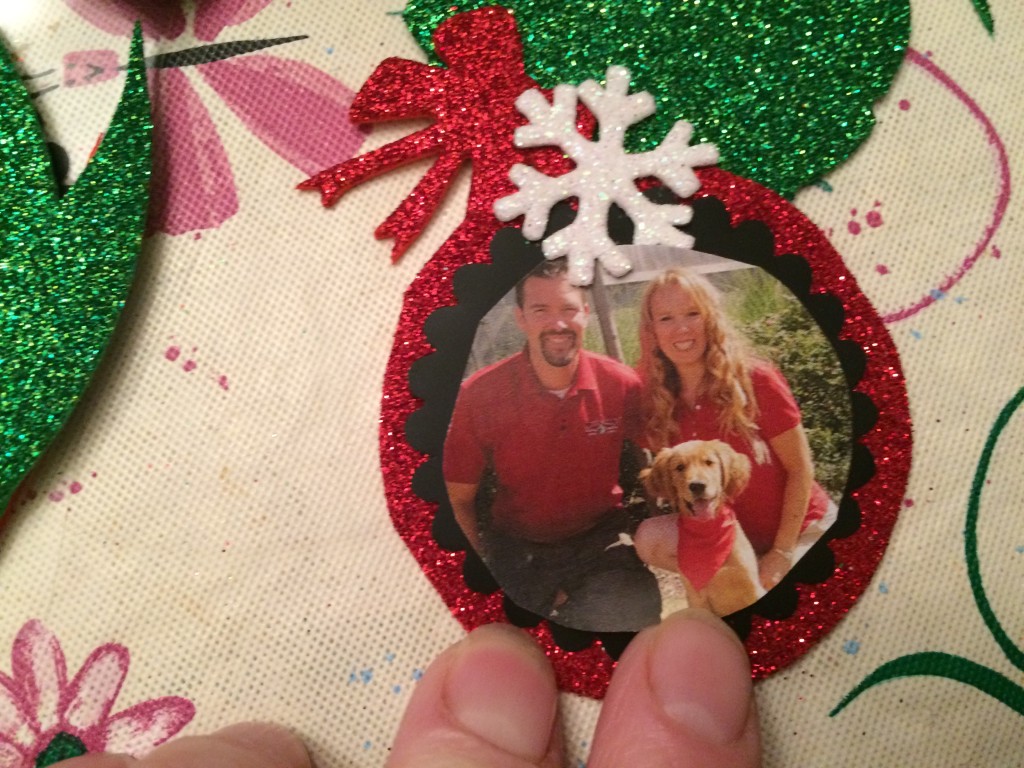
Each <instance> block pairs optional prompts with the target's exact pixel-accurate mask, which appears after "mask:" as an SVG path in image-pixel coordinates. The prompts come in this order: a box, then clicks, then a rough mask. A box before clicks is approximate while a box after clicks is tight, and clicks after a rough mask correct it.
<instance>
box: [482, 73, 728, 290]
mask: <svg viewBox="0 0 1024 768" xmlns="http://www.w3.org/2000/svg"><path fill="white" fill-rule="evenodd" d="M605 80H606V86H605V87H604V88H602V87H601V86H600V85H599V84H598V83H596V82H594V81H593V80H587V81H586V82H584V83H582V84H581V85H579V86H578V87H573V86H571V85H559V86H557V87H556V88H555V89H554V103H553V104H552V103H549V102H548V100H547V99H546V98H545V97H544V95H543V94H542V93H541V92H540V91H538V90H531V91H526V92H525V93H523V94H522V95H521V96H520V97H519V98H518V99H517V100H516V108H517V109H518V110H519V111H520V112H521V113H522V114H523V115H524V116H526V117H527V118H528V119H529V121H530V122H529V123H528V124H527V125H524V126H522V127H521V128H519V129H518V130H516V133H515V143H516V146H518V147H539V146H546V145H554V146H557V147H559V148H561V149H562V151H563V152H565V154H566V155H567V156H568V157H569V158H570V159H571V160H572V161H573V163H575V165H576V167H575V168H574V169H573V170H572V171H570V172H569V173H566V174H564V175H562V176H545V175H544V174H542V173H541V172H539V171H538V170H536V169H535V168H532V167H530V166H527V165H522V164H517V165H514V166H513V167H512V169H511V171H510V172H509V178H510V179H511V180H512V182H513V183H514V184H515V185H516V186H517V187H518V188H519V190H518V191H517V192H515V193H513V194H511V195H509V196H507V197H503V198H501V199H500V200H498V201H497V202H496V203H495V204H494V213H495V215H496V216H497V217H498V218H499V219H500V220H501V221H511V220H512V219H514V218H516V217H517V216H520V215H523V214H525V216H526V218H525V220H524V223H523V230H522V231H523V236H524V237H526V238H527V239H529V240H540V239H541V238H542V237H543V236H544V231H545V230H546V229H547V226H548V215H549V214H550V212H551V207H552V206H553V205H555V204H556V203H558V202H559V201H561V200H566V199H568V198H573V197H574V198H576V199H577V200H578V201H579V207H578V211H577V214H576V218H575V219H574V220H573V222H572V223H571V224H570V225H569V226H567V227H565V228H564V229H561V230H559V231H558V232H555V233H554V234H552V235H551V236H550V237H548V238H546V239H545V240H544V244H543V251H544V255H545V256H546V257H547V258H549V259H556V258H559V257H561V256H566V257H568V260H569V279H570V280H571V281H572V282H573V283H574V284H576V285H589V284H590V282H591V281H592V280H593V278H594V260H595V259H597V260H599V261H600V262H601V265H602V266H603V267H604V268H605V270H607V271H608V272H609V273H610V274H612V275H615V276H616V277H618V276H621V275H623V274H625V273H626V272H628V271H629V270H630V269H631V268H632V264H631V262H630V260H629V257H628V256H627V255H626V254H625V253H624V252H623V251H622V250H621V249H620V248H619V247H618V246H617V245H616V244H615V243H614V242H613V241H612V239H611V238H610V237H609V235H608V212H609V209H610V207H611V205H612V203H615V204H616V205H618V206H619V207H620V208H622V210H623V211H625V212H626V214H627V215H628V216H629V218H630V219H631V220H632V221H633V224H634V225H635V227H636V230H635V232H634V235H633V242H634V243H635V244H637V245H671V246H677V247H680V248H689V247H690V246H692V245H693V238H692V237H690V236H689V235H687V234H685V233H684V232H681V231H680V230H678V229H676V227H677V226H681V225H683V224H686V223H688V222H689V221H690V219H691V217H692V216H693V211H692V209H691V208H690V207H689V206H687V205H683V204H679V205H659V204H657V203H653V202H651V201H650V200H648V199H647V198H646V197H644V195H643V194H642V193H641V192H640V190H639V189H638V188H637V186H636V180H637V179H643V178H647V177H654V178H657V179H659V180H660V181H661V182H662V183H663V184H664V185H665V186H666V187H668V188H669V189H671V190H672V191H673V192H675V193H676V194H677V195H679V196H680V197H683V198H686V197H689V196H690V195H692V194H693V193H694V192H696V191H697V190H698V189H699V188H700V182H699V181H698V180H697V176H696V175H695V174H694V172H693V168H695V167H697V166H703V165H713V164H714V163H716V162H718V150H717V148H715V146H714V145H712V144H697V145H695V146H690V136H691V134H692V130H693V128H692V126H691V125H690V124H689V123H687V122H685V121H683V120H680V121H678V122H676V124H675V125H674V126H673V127H672V130H671V131H669V133H668V136H666V137H665V140H664V141H663V142H662V143H661V144H660V145H659V146H658V147H657V148H656V149H654V150H651V151H650V152H641V153H634V154H630V153H627V152H626V151H625V150H624V149H623V139H624V138H625V135H626V131H627V129H628V128H629V127H630V126H631V125H634V124H635V123H638V122H640V121H641V120H643V119H644V118H645V117H649V116H650V115H653V114H654V110H655V106H654V98H653V97H652V96H651V94H649V93H647V92H646V91H641V92H640V93H634V94H629V80H630V74H629V70H627V69H626V68H625V67H616V66H613V67H609V68H608V70H607V72H606V73H605ZM577 97H578V98H579V99H580V100H582V101H583V103H584V105H586V107H587V109H589V110H590V111H591V113H592V114H593V115H594V117H595V118H596V119H597V123H598V126H599V130H598V139H597V140H596V141H590V140H589V139H587V138H586V137H584V136H583V135H581V134H580V133H579V131H578V130H577V128H576V107H577Z"/></svg>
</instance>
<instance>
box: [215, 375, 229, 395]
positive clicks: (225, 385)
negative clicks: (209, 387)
mask: <svg viewBox="0 0 1024 768" xmlns="http://www.w3.org/2000/svg"><path fill="white" fill-rule="evenodd" d="M217 384H218V385H220V388H221V389H223V390H224V391H225V392H227V391H228V377H227V376H223V375H222V376H221V377H220V378H219V379H217Z"/></svg>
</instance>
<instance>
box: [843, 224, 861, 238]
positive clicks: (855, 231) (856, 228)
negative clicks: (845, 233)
mask: <svg viewBox="0 0 1024 768" xmlns="http://www.w3.org/2000/svg"><path fill="white" fill-rule="evenodd" d="M846 228H847V229H848V230H850V234H851V235H859V234H860V224H858V223H857V222H856V221H851V222H850V223H849V224H847V225H846Z"/></svg>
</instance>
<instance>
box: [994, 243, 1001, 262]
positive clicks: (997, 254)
mask: <svg viewBox="0 0 1024 768" xmlns="http://www.w3.org/2000/svg"><path fill="white" fill-rule="evenodd" d="M992 258H993V259H1001V258H1003V252H1002V251H1000V250H999V246H998V245H993V246H992Z"/></svg>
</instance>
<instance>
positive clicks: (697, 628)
mask: <svg viewBox="0 0 1024 768" xmlns="http://www.w3.org/2000/svg"><path fill="white" fill-rule="evenodd" d="M649 673H650V676H651V690H652V691H653V692H654V695H655V698H656V699H657V700H658V702H659V703H660V705H661V707H662V709H663V710H664V712H665V714H666V715H667V716H668V717H669V719H671V720H672V721H674V722H676V723H678V724H680V725H682V726H684V727H685V728H686V729H687V730H689V731H690V732H691V733H692V734H693V735H694V736H697V737H699V738H701V739H704V740H706V741H708V742H711V743H715V744H730V743H732V742H734V741H736V740H737V739H738V738H739V737H740V735H741V734H742V733H743V729H744V725H745V724H746V722H747V718H748V716H749V714H750V706H751V689H752V683H751V679H750V664H749V662H748V661H747V656H746V652H745V651H744V650H743V647H742V646H741V644H740V643H739V642H738V641H737V639H736V636H735V635H733V634H732V631H731V630H730V629H729V628H728V627H727V626H726V625H725V624H724V623H722V622H721V621H720V620H719V619H717V618H715V617H714V616H712V615H711V614H709V613H706V612H697V611H684V612H681V613H680V614H676V615H675V616H672V617H669V618H668V619H666V620H665V621H664V622H662V624H661V625H660V626H659V627H658V629H657V630H656V634H655V638H654V647H653V649H652V652H651V657H650V670H649Z"/></svg>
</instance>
